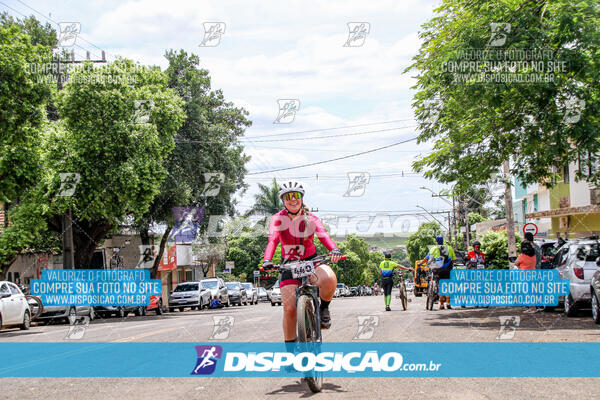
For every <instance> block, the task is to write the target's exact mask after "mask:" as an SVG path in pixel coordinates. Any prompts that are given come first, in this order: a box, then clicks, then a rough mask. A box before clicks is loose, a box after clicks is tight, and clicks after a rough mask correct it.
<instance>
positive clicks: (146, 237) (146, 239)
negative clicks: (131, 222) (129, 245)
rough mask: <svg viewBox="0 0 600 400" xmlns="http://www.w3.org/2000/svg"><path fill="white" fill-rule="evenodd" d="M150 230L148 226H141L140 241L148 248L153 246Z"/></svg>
mask: <svg viewBox="0 0 600 400" xmlns="http://www.w3.org/2000/svg"><path fill="white" fill-rule="evenodd" d="M149 230H150V227H149V226H148V225H142V226H140V239H141V240H142V244H143V245H147V246H148V245H151V244H152V243H150V234H149V233H148V231H149Z"/></svg>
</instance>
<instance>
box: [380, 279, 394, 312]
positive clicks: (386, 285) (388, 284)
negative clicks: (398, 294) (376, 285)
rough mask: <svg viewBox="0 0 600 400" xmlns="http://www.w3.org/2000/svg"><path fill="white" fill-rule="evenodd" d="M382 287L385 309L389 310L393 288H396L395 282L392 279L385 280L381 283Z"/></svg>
mask: <svg viewBox="0 0 600 400" xmlns="http://www.w3.org/2000/svg"><path fill="white" fill-rule="evenodd" d="M381 286H382V287H383V294H384V297H383V298H384V300H385V307H386V308H388V307H389V306H390V303H391V301H392V287H393V286H394V281H393V280H392V279H391V278H387V279H383V280H382V281H381Z"/></svg>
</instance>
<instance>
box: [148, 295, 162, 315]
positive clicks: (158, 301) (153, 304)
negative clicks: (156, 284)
mask: <svg viewBox="0 0 600 400" xmlns="http://www.w3.org/2000/svg"><path fill="white" fill-rule="evenodd" d="M146 311H154V312H155V313H156V315H161V314H162V313H163V301H162V297H161V296H150V304H148V306H147V307H146Z"/></svg>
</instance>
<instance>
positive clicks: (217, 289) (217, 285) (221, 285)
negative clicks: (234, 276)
mask: <svg viewBox="0 0 600 400" xmlns="http://www.w3.org/2000/svg"><path fill="white" fill-rule="evenodd" d="M200 283H201V284H202V286H203V287H205V288H207V289H208V290H210V298H211V299H214V298H215V296H217V299H219V301H220V302H221V304H224V305H225V307H229V304H230V303H229V294H228V292H227V286H225V282H223V279H221V278H207V279H202V280H201V281H200Z"/></svg>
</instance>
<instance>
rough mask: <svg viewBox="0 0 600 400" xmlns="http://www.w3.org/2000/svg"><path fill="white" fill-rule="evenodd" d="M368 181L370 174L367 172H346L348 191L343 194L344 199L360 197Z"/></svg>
mask: <svg viewBox="0 0 600 400" xmlns="http://www.w3.org/2000/svg"><path fill="white" fill-rule="evenodd" d="M370 180H371V174H369V173H368V172H348V190H346V193H344V197H360V196H362V195H363V194H365V190H366V188H367V184H368V183H369V181H370Z"/></svg>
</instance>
